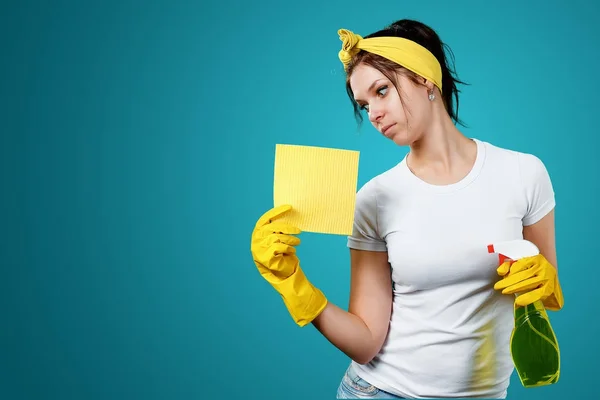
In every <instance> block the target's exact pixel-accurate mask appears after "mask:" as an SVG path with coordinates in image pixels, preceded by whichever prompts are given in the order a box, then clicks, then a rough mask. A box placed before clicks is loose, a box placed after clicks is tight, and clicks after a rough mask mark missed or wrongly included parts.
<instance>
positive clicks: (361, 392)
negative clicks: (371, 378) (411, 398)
mask: <svg viewBox="0 0 600 400" xmlns="http://www.w3.org/2000/svg"><path fill="white" fill-rule="evenodd" d="M336 398H338V399H403V397H398V396H396V395H393V394H391V393H388V392H385V391H383V390H381V389H378V388H376V387H375V386H373V385H371V384H370V383H369V382H367V381H365V380H364V379H362V378H361V377H360V376H358V375H357V374H356V372H355V371H354V369H352V365H351V366H349V367H348V369H347V370H346V373H345V374H344V377H343V378H342V381H341V382H340V386H339V387H338V390H337V396H336Z"/></svg>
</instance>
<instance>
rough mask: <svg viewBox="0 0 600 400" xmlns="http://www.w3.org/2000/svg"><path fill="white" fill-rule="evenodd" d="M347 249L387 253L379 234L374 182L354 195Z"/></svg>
mask: <svg viewBox="0 0 600 400" xmlns="http://www.w3.org/2000/svg"><path fill="white" fill-rule="evenodd" d="M348 247H349V248H351V249H357V250H370V251H387V246H386V243H385V240H384V239H382V238H381V236H380V234H379V225H378V209H377V193H376V185H375V182H373V181H369V182H367V184H365V185H364V186H363V187H362V188H361V189H360V190H359V191H358V192H357V194H356V205H355V209H354V224H353V228H352V235H351V236H348Z"/></svg>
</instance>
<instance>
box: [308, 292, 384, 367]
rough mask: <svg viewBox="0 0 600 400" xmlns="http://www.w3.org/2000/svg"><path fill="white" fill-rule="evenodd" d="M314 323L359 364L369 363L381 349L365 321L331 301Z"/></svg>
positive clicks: (329, 339)
mask: <svg viewBox="0 0 600 400" xmlns="http://www.w3.org/2000/svg"><path fill="white" fill-rule="evenodd" d="M312 323H313V325H314V327H315V328H316V329H317V330H318V331H319V332H321V334H322V335H323V336H325V338H326V339H327V340H328V341H329V342H330V343H331V344H333V345H334V346H335V347H337V348H338V349H339V350H341V351H342V352H343V353H345V354H346V355H347V356H348V357H350V358H351V359H352V360H354V361H356V362H357V363H359V364H366V363H368V362H369V361H371V359H373V357H375V355H376V354H377V352H378V351H379V348H377V344H376V342H375V340H374V338H373V334H372V333H371V331H370V330H369V327H368V326H367V325H366V324H365V322H364V321H363V320H362V319H361V318H360V317H358V316H357V315H354V314H352V313H350V312H348V311H345V310H343V309H341V308H340V307H338V306H336V305H335V304H333V303H331V302H330V303H328V304H327V306H326V307H325V309H324V310H323V311H322V312H321V314H319V316H317V318H315V319H314V320H313V322H312Z"/></svg>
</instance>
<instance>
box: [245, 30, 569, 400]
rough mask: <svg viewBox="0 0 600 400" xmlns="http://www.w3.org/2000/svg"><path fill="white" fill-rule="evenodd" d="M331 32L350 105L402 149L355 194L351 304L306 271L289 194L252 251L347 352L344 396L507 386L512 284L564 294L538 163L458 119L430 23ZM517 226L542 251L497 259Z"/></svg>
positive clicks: (262, 226) (300, 320) (553, 305)
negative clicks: (338, 43)
mask: <svg viewBox="0 0 600 400" xmlns="http://www.w3.org/2000/svg"><path fill="white" fill-rule="evenodd" d="M339 35H340V39H341V40H342V42H343V44H342V50H341V51H340V53H339V58H340V60H341V61H342V63H343V65H344V68H345V70H346V73H347V91H348V94H349V96H350V98H351V100H352V102H353V105H354V110H355V112H356V113H357V116H358V117H359V118H360V115H361V114H360V113H361V112H362V111H363V110H364V112H366V114H367V115H368V118H369V121H370V122H371V123H372V124H373V126H374V127H375V128H376V129H377V130H378V131H379V132H381V134H383V135H384V136H385V137H386V138H388V139H390V140H391V141H393V142H394V143H395V144H397V145H399V146H409V147H410V151H409V153H408V154H407V156H406V157H405V158H404V159H403V160H402V161H401V162H399V163H398V164H397V165H396V166H394V167H393V168H391V169H389V170H387V171H385V172H383V173H381V174H380V175H378V176H376V177H374V178H373V179H371V180H370V181H368V182H367V183H366V184H365V185H364V186H363V187H361V188H360V190H359V191H358V193H357V197H356V210H355V220H354V229H353V233H352V235H351V236H350V237H349V238H348V247H349V248H350V256H351V292H350V302H349V307H348V311H345V310H343V309H341V308H340V307H338V306H336V305H334V304H332V303H331V302H328V301H327V298H326V297H325V295H324V294H323V293H322V292H321V291H320V290H319V289H318V288H316V287H315V286H313V285H312V284H311V283H310V281H309V280H308V279H307V277H306V276H305V275H304V273H303V271H302V269H301V267H300V261H299V259H298V257H297V255H296V252H295V246H296V245H297V244H299V242H300V241H299V239H298V238H297V237H296V236H295V235H296V234H298V233H300V230H299V229H298V228H296V227H293V226H289V225H287V224H283V223H281V222H278V221H277V217H278V216H279V215H281V214H282V213H285V212H286V211H287V210H289V209H290V208H291V206H281V207H277V208H274V209H272V210H269V211H268V212H267V213H265V214H264V215H263V216H262V217H261V218H260V219H259V220H258V222H257V224H256V227H255V229H254V232H253V235H252V254H253V258H254V260H255V263H256V265H257V267H258V268H259V271H260V272H261V274H262V276H263V277H264V278H265V279H266V280H267V281H268V282H270V283H271V284H272V285H273V287H274V288H275V289H276V290H277V291H278V292H279V294H280V295H281V296H282V298H283V301H284V303H285V305H286V306H287V308H288V310H289V312H290V314H291V315H292V317H293V318H294V320H295V321H296V323H297V324H298V325H300V326H304V325H306V324H308V323H312V324H313V325H314V326H315V327H316V329H318V330H319V331H320V332H321V333H322V334H323V336H325V338H327V340H329V341H330V342H331V343H332V344H333V345H335V346H336V347H337V348H338V349H340V350H341V351H343V352H344V353H345V354H346V355H348V357H350V358H351V359H352V362H351V364H350V366H349V368H348V370H347V371H346V374H345V375H344V377H343V379H342V382H341V384H340V386H339V389H338V398H365V397H370V398H420V397H429V398H436V397H444V398H452V397H455V398H458V397H461V398H464V397H486V398H504V397H506V394H507V388H508V385H509V379H510V376H511V374H512V372H513V364H512V359H511V355H510V345H509V341H510V334H511V330H512V328H513V323H514V322H513V306H514V304H515V296H514V293H516V292H519V293H522V295H521V296H519V298H518V303H517V304H518V305H521V306H522V305H526V304H530V303H532V302H534V301H536V300H542V301H543V303H544V304H545V305H546V307H547V308H548V309H550V310H559V309H561V308H562V305H563V298H562V293H561V289H560V285H559V283H558V278H557V272H556V265H557V261H556V249H555V239H554V238H555V234H554V204H555V200H554V192H553V188H552V183H551V181H550V178H549V176H548V173H547V171H546V168H545V166H544V164H543V163H542V162H541V161H540V160H539V159H538V158H537V157H535V156H534V155H531V154H526V153H520V152H516V151H512V150H507V149H503V148H499V147H496V146H494V145H492V144H489V143H487V142H483V141H480V140H478V139H472V138H467V137H465V136H464V135H463V134H462V133H461V132H460V131H459V130H458V129H457V127H456V125H455V123H456V122H458V121H459V120H458V112H457V105H458V90H457V87H456V84H457V83H460V82H459V81H458V80H457V79H455V78H454V77H453V74H452V71H451V69H450V67H449V66H448V64H447V60H446V57H445V55H444V47H445V45H443V44H442V42H441V41H440V39H439V37H438V35H437V34H436V33H435V32H434V31H433V30H432V29H431V28H429V27H428V26H426V25H424V24H422V23H419V22H417V21H412V20H400V21H397V22H395V23H393V24H392V25H391V26H389V27H387V28H385V29H383V30H381V31H378V32H376V33H374V34H371V35H369V36H367V37H365V38H364V39H363V38H362V37H360V36H358V35H356V34H354V33H352V32H350V31H347V30H340V31H339ZM454 100H456V102H455V101H454ZM523 238H524V239H527V240H529V241H531V242H533V243H534V244H535V245H537V247H538V248H539V249H540V252H541V254H540V255H539V256H535V257H527V258H524V259H521V260H517V261H511V260H508V261H506V262H505V263H503V264H502V265H500V266H498V256H497V255H494V254H489V253H488V251H487V245H488V244H490V243H494V242H498V241H506V240H513V239H523Z"/></svg>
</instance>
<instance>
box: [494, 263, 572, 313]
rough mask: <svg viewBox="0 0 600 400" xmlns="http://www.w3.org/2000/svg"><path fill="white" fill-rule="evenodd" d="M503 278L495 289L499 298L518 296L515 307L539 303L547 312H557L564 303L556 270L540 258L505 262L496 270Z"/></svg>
mask: <svg viewBox="0 0 600 400" xmlns="http://www.w3.org/2000/svg"><path fill="white" fill-rule="evenodd" d="M497 271H498V275H500V276H502V277H503V278H502V279H501V280H500V281H498V282H497V283H496V284H495V285H494V289H496V290H501V291H502V294H514V293H518V294H519V296H518V297H517V298H516V300H515V305H516V306H520V307H524V306H526V305H528V304H532V303H535V302H536V301H538V300H541V301H542V303H543V304H544V306H545V307H546V308H547V309H548V310H552V311H558V310H560V309H561V308H562V307H563V304H564V299H563V295H562V289H561V287H560V283H559V281H558V274H557V270H556V268H555V267H554V266H553V265H552V264H550V262H549V261H548V260H546V258H545V257H544V256H543V255H542V254H538V255H536V256H533V257H524V258H522V259H519V260H517V261H513V260H506V261H505V262H504V263H502V265H500V267H498V270H497Z"/></svg>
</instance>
